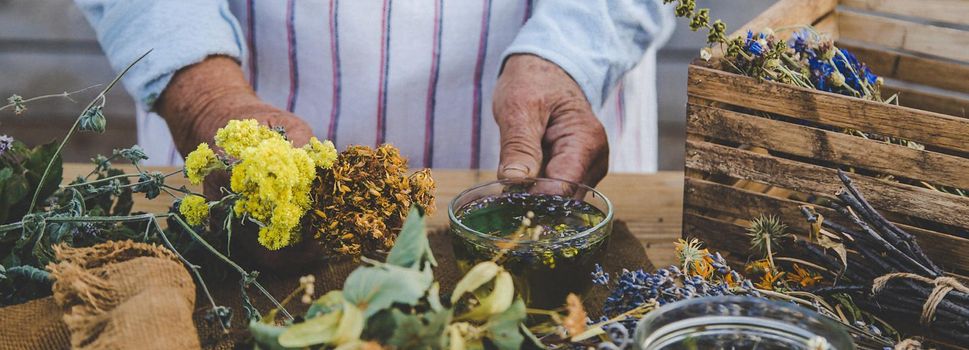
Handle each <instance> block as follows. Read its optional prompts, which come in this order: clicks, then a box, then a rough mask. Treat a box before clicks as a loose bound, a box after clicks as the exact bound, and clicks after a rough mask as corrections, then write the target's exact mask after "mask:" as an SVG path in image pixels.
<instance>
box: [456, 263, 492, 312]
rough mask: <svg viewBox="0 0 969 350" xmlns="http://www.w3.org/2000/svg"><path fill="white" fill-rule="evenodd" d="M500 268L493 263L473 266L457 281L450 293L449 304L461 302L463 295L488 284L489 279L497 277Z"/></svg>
mask: <svg viewBox="0 0 969 350" xmlns="http://www.w3.org/2000/svg"><path fill="white" fill-rule="evenodd" d="M499 270H501V267H499V266H498V264H496V263H494V262H493V261H483V262H480V263H478V264H477V265H475V266H474V267H472V268H471V270H470V271H468V273H467V274H465V275H464V277H463V278H461V280H460V281H458V284H457V285H455V286H454V292H453V293H451V303H452V304H454V303H456V302H458V300H461V297H462V296H464V293H468V292H473V291H475V290H476V289H478V287H481V285H483V284H485V283H488V281H491V279H493V278H495V276H497V275H498V271H499Z"/></svg>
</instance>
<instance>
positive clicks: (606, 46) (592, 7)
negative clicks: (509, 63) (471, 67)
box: [502, 0, 663, 108]
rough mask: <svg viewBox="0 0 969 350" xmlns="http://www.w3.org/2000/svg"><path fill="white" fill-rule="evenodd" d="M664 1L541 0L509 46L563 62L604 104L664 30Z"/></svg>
mask: <svg viewBox="0 0 969 350" xmlns="http://www.w3.org/2000/svg"><path fill="white" fill-rule="evenodd" d="M660 6H663V5H662V2H661V1H660V0H538V2H537V4H536V6H535V10H534V12H533V14H532V17H531V18H530V19H529V20H528V21H527V22H526V23H525V26H524V27H523V28H522V30H521V31H520V32H519V33H518V36H517V37H516V38H515V40H514V41H513V42H512V44H511V45H510V46H509V47H508V48H507V49H506V50H505V52H504V53H503V55H502V60H504V59H505V58H507V57H508V56H509V55H513V54H521V53H527V54H533V55H537V56H540V57H542V58H544V59H547V60H549V61H551V62H554V63H555V64H557V65H558V66H559V67H562V69H563V70H565V71H566V72H567V73H569V75H571V76H572V78H573V79H575V81H576V82H577V83H578V84H579V86H580V87H581V88H582V91H583V92H584V93H585V96H586V98H587V99H588V100H589V103H590V104H591V105H592V106H593V107H594V108H598V107H600V106H601V105H602V102H603V100H605V98H606V96H607V95H608V93H609V90H610V89H611V88H612V87H613V86H614V85H615V84H616V83H617V82H618V81H619V79H621V78H622V76H623V74H625V73H626V71H628V70H630V69H632V68H633V67H634V66H635V65H636V64H637V63H638V62H639V61H640V59H641V58H642V56H643V53H644V52H645V51H646V48H647V46H649V44H650V42H651V41H652V40H653V38H654V37H655V36H656V34H657V33H658V32H659V31H660V29H661V28H660V26H659V23H660V16H661V15H660Z"/></svg>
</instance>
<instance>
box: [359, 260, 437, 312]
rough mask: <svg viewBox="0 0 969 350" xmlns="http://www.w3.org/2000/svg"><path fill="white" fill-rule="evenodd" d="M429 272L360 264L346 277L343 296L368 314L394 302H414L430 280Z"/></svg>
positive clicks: (385, 265)
mask: <svg viewBox="0 0 969 350" xmlns="http://www.w3.org/2000/svg"><path fill="white" fill-rule="evenodd" d="M430 272H431V271H430V269H427V270H426V272H422V271H420V270H413V269H409V268H403V267H400V266H396V265H389V264H383V265H379V266H369V267H361V268H358V269H356V270H354V271H353V273H351V274H350V276H348V277H347V280H346V282H345V283H344V285H343V296H344V298H346V300H347V301H349V302H350V303H352V304H354V305H356V306H357V307H358V308H360V309H361V310H364V315H365V316H366V317H367V318H369V317H370V316H372V315H373V314H375V313H377V312H378V311H380V310H383V309H386V308H388V307H390V306H391V305H393V304H394V303H401V304H407V305H415V304H417V301H418V300H419V299H420V298H421V297H423V296H424V293H425V292H426V291H427V289H428V288H430V286H431V282H433V279H434V278H433V276H432V275H431V274H430Z"/></svg>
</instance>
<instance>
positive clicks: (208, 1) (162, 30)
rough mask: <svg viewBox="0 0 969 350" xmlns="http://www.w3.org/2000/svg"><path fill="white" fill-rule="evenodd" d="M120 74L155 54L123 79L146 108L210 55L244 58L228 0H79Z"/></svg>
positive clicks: (113, 65)
mask: <svg viewBox="0 0 969 350" xmlns="http://www.w3.org/2000/svg"><path fill="white" fill-rule="evenodd" d="M75 3H77V5H78V7H79V8H80V9H81V11H82V12H83V13H84V15H85V16H86V17H87V19H88V22H90V23H91V26H93V27H94V30H95V32H96V33H97V37H98V41H99V42H100V43H101V47H102V48H103V49H104V52H105V54H106V55H107V56H108V61H110V62H111V66H112V67H113V68H114V70H115V71H121V70H122V69H124V67H126V66H127V65H128V64H129V63H131V62H132V61H134V60H135V59H137V58H138V57H139V56H141V55H142V54H144V53H145V52H147V51H148V50H149V49H151V50H153V51H152V52H151V54H149V55H148V56H147V57H145V59H144V60H142V61H141V62H139V63H138V64H137V65H135V66H134V67H133V68H132V69H131V70H130V71H129V72H128V74H127V75H125V77H124V78H123V80H122V82H123V83H124V86H125V88H126V89H127V90H128V92H129V93H130V94H131V95H132V96H133V97H135V100H136V102H137V103H138V104H140V105H141V106H142V107H143V108H145V109H146V110H151V108H152V107H153V105H154V103H155V100H157V99H158V96H160V95H161V92H162V90H164V89H165V86H167V85H168V82H169V81H170V80H171V79H172V75H173V74H174V73H175V72H176V71H177V70H179V69H180V68H182V67H185V66H188V65H191V64H194V63H198V62H201V61H202V60H204V59H205V58H206V57H208V56H210V55H227V56H230V57H233V58H235V59H236V60H238V59H239V58H240V57H242V55H244V54H245V52H244V51H245V44H244V43H245V41H244V40H243V34H242V30H241V29H240V27H239V23H238V21H237V20H236V19H235V17H233V16H232V13H231V12H230V11H229V6H228V3H227V2H226V1H225V0H219V1H216V0H75Z"/></svg>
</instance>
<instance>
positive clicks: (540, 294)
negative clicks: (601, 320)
mask: <svg viewBox="0 0 969 350" xmlns="http://www.w3.org/2000/svg"><path fill="white" fill-rule="evenodd" d="M448 216H449V218H450V220H451V233H452V234H453V235H454V236H453V237H452V242H453V245H454V255H455V257H456V258H457V262H458V267H460V269H461V270H462V271H464V272H467V271H468V270H469V269H470V268H471V267H472V266H474V265H475V264H477V263H479V262H481V261H488V260H494V261H495V262H497V263H498V264H500V265H502V266H504V268H505V269H506V270H508V271H509V272H511V274H512V276H513V280H514V282H515V288H516V290H518V291H519V293H520V294H521V296H522V298H523V299H524V300H525V303H526V304H527V305H528V306H530V307H542V308H554V307H558V306H561V305H562V304H563V303H564V302H565V297H566V296H567V295H568V294H569V293H575V294H578V295H580V296H582V295H584V294H585V292H586V291H588V289H589V288H590V287H591V279H590V278H589V276H590V275H591V273H592V271H593V269H594V268H595V265H596V264H597V263H601V262H602V260H603V258H604V256H605V254H606V248H607V246H608V243H609V236H610V234H611V233H612V219H613V209H612V203H610V202H609V200H608V199H607V198H606V197H605V196H603V195H602V193H600V192H598V191H596V190H595V189H592V188H590V187H588V186H585V185H581V184H577V183H572V182H568V181H563V180H554V179H513V180H499V181H494V182H489V183H485V184H482V185H478V186H476V187H472V188H471V189H468V190H466V191H464V192H462V193H461V194H459V195H458V196H457V197H455V199H454V200H453V201H452V202H451V204H450V206H449V207H448Z"/></svg>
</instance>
